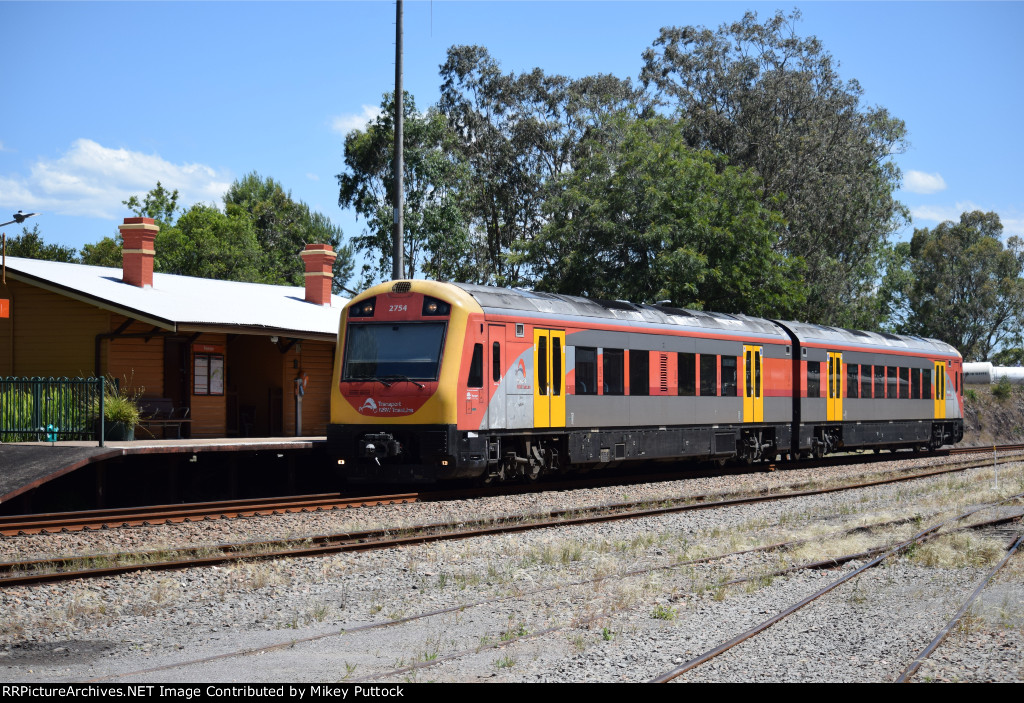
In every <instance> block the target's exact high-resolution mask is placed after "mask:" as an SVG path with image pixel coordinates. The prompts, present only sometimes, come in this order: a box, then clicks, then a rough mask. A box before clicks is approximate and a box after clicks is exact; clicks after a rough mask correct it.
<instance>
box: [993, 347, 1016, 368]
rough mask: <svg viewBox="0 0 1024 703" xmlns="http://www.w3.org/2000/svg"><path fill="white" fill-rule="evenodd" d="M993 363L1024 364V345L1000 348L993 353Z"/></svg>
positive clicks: (1006, 364)
mask: <svg viewBox="0 0 1024 703" xmlns="http://www.w3.org/2000/svg"><path fill="white" fill-rule="evenodd" d="M992 363H993V364H994V365H996V366H1024V347H1011V348H1009V349H1000V350H999V351H997V352H996V353H995V354H993V355H992Z"/></svg>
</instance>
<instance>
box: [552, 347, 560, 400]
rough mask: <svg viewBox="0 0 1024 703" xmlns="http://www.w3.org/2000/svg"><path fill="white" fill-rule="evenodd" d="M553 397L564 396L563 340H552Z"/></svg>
mask: <svg viewBox="0 0 1024 703" xmlns="http://www.w3.org/2000/svg"><path fill="white" fill-rule="evenodd" d="M551 395H562V340H561V339H560V338H558V337H552V339H551Z"/></svg>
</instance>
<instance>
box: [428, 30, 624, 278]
mask: <svg viewBox="0 0 1024 703" xmlns="http://www.w3.org/2000/svg"><path fill="white" fill-rule="evenodd" d="M441 80H442V85H441V99H440V102H439V103H438V109H439V110H440V111H441V112H442V113H443V114H444V115H445V117H446V118H447V120H448V124H449V126H450V127H451V129H452V130H454V132H455V134H456V135H457V137H458V139H457V141H456V142H455V144H454V148H455V149H456V150H457V153H458V154H459V155H460V157H461V158H462V159H463V160H464V161H465V163H466V164H467V167H468V169H469V174H470V175H469V177H468V178H467V179H465V181H464V182H463V183H462V184H461V191H462V192H463V193H464V196H465V199H466V206H465V212H466V216H467V218H468V219H467V222H468V223H469V226H470V230H471V232H472V234H473V240H474V242H476V243H477V247H476V249H475V252H476V254H477V256H478V257H479V258H480V264H479V271H480V278H479V280H478V282H480V283H492V284H496V285H503V286H517V285H530V284H531V283H532V282H533V281H534V278H535V277H534V275H533V271H532V265H531V264H532V262H530V261H529V260H528V259H526V258H524V257H516V256H509V254H510V253H511V252H512V251H513V250H514V249H520V250H521V249H522V248H523V247H524V246H528V245H529V244H530V243H531V242H532V241H533V239H534V238H535V237H537V236H538V235H539V234H540V231H541V229H542V227H543V226H544V222H545V217H544V215H543V213H542V210H543V208H544V201H545V198H544V193H543V190H544V188H545V184H546V183H547V182H548V181H549V180H550V179H552V178H555V177H557V176H559V175H561V174H563V173H566V172H567V171H569V170H570V169H571V168H572V167H573V161H574V158H575V157H576V154H577V151H578V149H579V145H580V142H581V141H582V140H583V138H584V136H585V135H586V134H587V133H588V132H589V131H590V130H592V129H593V128H594V127H595V126H596V125H598V124H599V123H600V121H601V119H602V118H603V116H604V115H606V114H612V113H615V112H618V111H622V110H627V109H629V110H636V109H638V108H637V107H636V106H637V105H638V104H639V103H640V102H641V101H642V99H643V93H642V92H641V91H639V90H637V89H635V88H634V87H633V86H632V84H631V83H630V81H629V80H628V79H626V80H622V79H619V78H616V77H615V76H610V75H596V76H586V77H584V78H580V79H571V78H568V77H566V76H560V75H549V74H545V73H544V72H543V71H542V70H541V69H539V68H535V69H533V70H532V71H529V72H526V73H522V74H519V75H516V74H514V73H502V71H501V69H500V67H499V65H498V63H497V62H496V61H495V60H494V59H493V58H492V57H491V56H490V54H489V52H488V51H487V49H486V48H484V47H481V46H453V47H451V48H450V49H448V57H447V60H446V61H445V63H444V64H443V65H442V66H441Z"/></svg>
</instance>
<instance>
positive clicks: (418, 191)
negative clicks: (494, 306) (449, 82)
mask: <svg viewBox="0 0 1024 703" xmlns="http://www.w3.org/2000/svg"><path fill="white" fill-rule="evenodd" d="M402 107H403V113H402V114H403V125H402V134H403V144H404V148H403V162H402V163H403V187H404V190H403V208H402V217H403V230H402V237H403V245H404V252H403V254H404V260H405V272H404V275H403V277H404V278H414V277H416V276H417V274H421V275H426V276H428V277H430V278H435V279H441V280H459V281H463V280H469V281H472V280H476V279H477V278H478V273H477V271H476V267H475V265H474V258H475V257H474V254H473V246H472V244H471V242H470V238H469V230H468V228H467V227H466V217H465V215H464V213H463V202H462V196H461V191H460V187H462V185H463V184H464V183H465V182H466V181H467V179H468V174H467V172H466V170H465V166H464V164H463V163H462V162H461V161H460V160H459V158H458V157H457V156H456V155H455V154H454V148H453V135H452V133H451V132H450V131H449V129H448V127H447V124H446V122H445V119H444V117H443V116H442V115H440V114H438V113H437V112H435V111H432V110H431V111H428V112H426V113H420V112H417V110H416V103H415V101H414V100H413V97H412V96H411V95H409V94H408V93H406V94H405V95H404V98H403V101H402ZM394 112H395V101H394V94H393V93H389V94H386V95H385V96H384V98H383V100H382V101H381V113H380V115H379V116H378V117H377V118H376V120H375V121H374V122H373V123H372V124H370V125H368V126H367V128H366V129H365V130H358V129H357V130H353V131H351V132H349V134H348V136H346V138H345V166H346V172H344V173H340V174H338V176H337V178H338V186H339V192H338V205H339V206H341V207H353V208H354V209H355V211H356V213H357V214H358V215H359V216H360V217H363V218H364V219H365V220H366V225H367V228H366V229H365V230H364V231H363V234H362V235H360V236H358V237H355V238H354V239H353V243H354V245H355V247H356V248H357V249H359V250H360V251H363V252H366V253H367V254H369V255H371V256H375V257H376V267H374V266H373V265H372V264H368V265H367V266H366V267H364V270H363V281H364V285H367V284H369V283H370V282H372V281H374V280H375V279H378V278H383V279H384V280H387V279H390V278H391V277H392V276H391V274H392V252H393V251H394V186H395V179H394V173H393V161H394V133H395V127H394Z"/></svg>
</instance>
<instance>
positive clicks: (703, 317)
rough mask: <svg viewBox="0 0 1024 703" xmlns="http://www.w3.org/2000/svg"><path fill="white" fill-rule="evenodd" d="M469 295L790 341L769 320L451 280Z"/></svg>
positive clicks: (530, 307) (485, 303)
mask: <svg viewBox="0 0 1024 703" xmlns="http://www.w3.org/2000/svg"><path fill="white" fill-rule="evenodd" d="M452 285H454V286H457V287H458V288H461V289H462V290H464V291H465V292H466V293H468V294H469V295H471V296H472V297H473V299H474V300H476V302H477V303H479V305H480V307H482V308H483V309H484V310H486V311H491V310H493V311H516V312H524V313H528V314H531V315H538V314H539V315H551V316H558V317H577V318H599V319H605V320H610V321H617V322H620V323H625V324H626V325H637V326H645V325H664V326H672V327H683V328H688V329H694V330H699V331H705V332H706V331H712V330H714V331H721V332H726V333H737V332H742V333H753V334H758V335H763V336H771V337H778V338H780V339H785V340H787V341H788V340H789V336H788V335H787V334H786V332H785V330H783V329H782V328H781V327H779V326H778V325H777V324H775V323H774V322H772V321H771V320H763V319H761V318H758V317H749V316H747V315H732V314H729V313H720V312H705V311H703V310H687V309H684V308H676V307H672V306H668V305H646V304H638V303H630V302H627V301H624V300H600V299H595V298H582V297H579V296H575V295H561V294H559V293H542V292H539V291H530V290H525V289H523V288H496V287H493V286H480V285H475V284H471V283H453V284H452Z"/></svg>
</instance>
